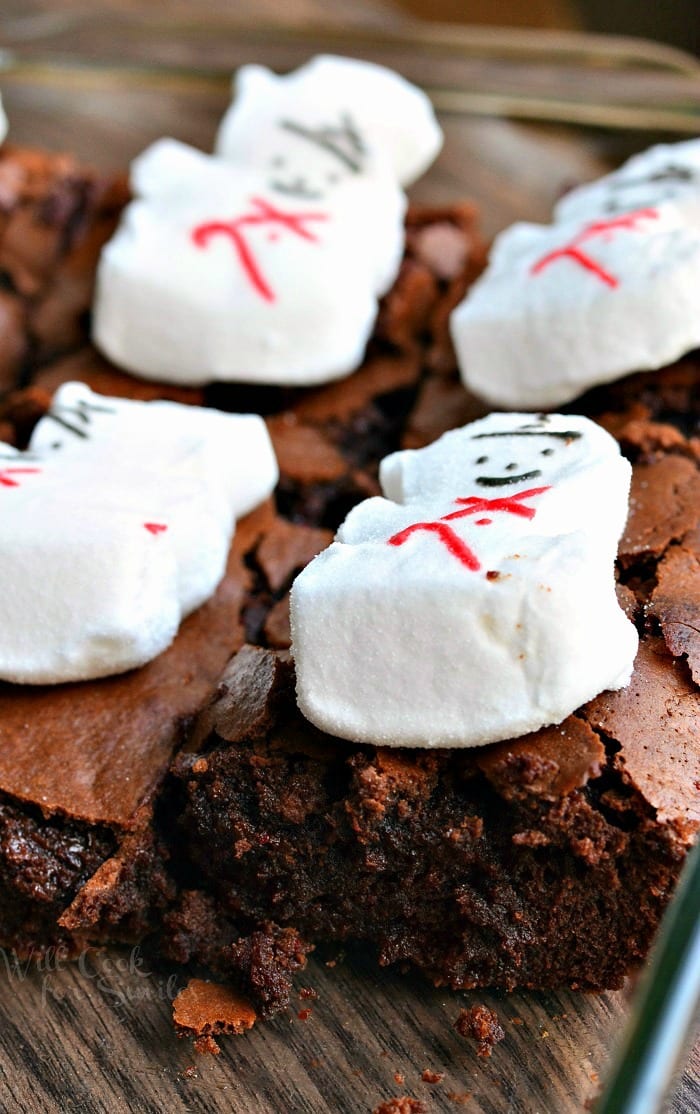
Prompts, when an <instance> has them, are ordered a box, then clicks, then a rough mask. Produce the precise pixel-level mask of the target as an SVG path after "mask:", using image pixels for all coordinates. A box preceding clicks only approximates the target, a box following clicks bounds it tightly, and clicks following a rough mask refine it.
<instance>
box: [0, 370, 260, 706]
mask: <svg viewBox="0 0 700 1114" xmlns="http://www.w3.org/2000/svg"><path fill="white" fill-rule="evenodd" d="M277 475H278V473H277V464H276V460H275V456H274V452H273V449H272V445H271V443H270V439H269V435H268V433H267V429H266V426H265V424H264V422H263V421H262V419H261V418H259V417H258V416H257V415H237V414H223V413H220V412H218V411H213V410H206V411H205V410H201V409H199V408H197V407H189V406H180V405H178V404H176V403H170V402H149V403H141V402H132V401H128V400H124V399H115V398H105V397H102V396H100V395H95V394H93V393H92V392H91V391H90V390H89V388H87V387H86V386H84V385H83V384H81V383H67V384H65V385H63V386H62V387H61V388H59V390H58V391H57V393H56V395H55V398H54V401H53V405H52V409H51V411H50V412H49V414H48V415H46V416H45V417H44V418H42V419H41V421H40V422H39V423H38V425H37V427H36V429H35V431H34V433H33V435H32V438H31V441H30V445H29V450H28V452H27V453H17V452H16V450H14V449H12V448H11V447H9V446H0V506H1V507H2V512H3V513H2V517H0V523H1V526H0V573H1V574H2V576H3V583H4V584H6V585H11V590H10V591H6V592H4V593H3V597H2V600H0V626H1V627H2V629H3V631H5V632H7V634H6V635H5V634H4V635H3V639H2V645H1V646H0V678H2V679H3V680H8V681H14V682H18V683H36V684H51V683H58V682H62V681H70V680H84V679H88V678H91V677H101V676H106V675H108V674H112V673H118V672H122V671H123V670H125V669H130V668H133V667H135V666H139V665H142V664H144V662H146V661H149V660H151V658H153V657H155V656H156V655H157V654H159V653H160V652H161V651H162V650H164V649H165V648H166V647H167V646H168V645H169V644H170V642H171V641H172V639H173V637H174V635H175V633H176V632H177V628H178V625H179V623H180V621H181V619H182V618H184V616H185V615H187V614H189V613H190V612H191V611H193V610H194V609H195V608H196V607H199V606H200V604H202V603H203V602H204V601H205V600H206V599H208V598H209V597H210V596H211V595H212V594H213V592H214V591H215V589H216V586H217V584H218V583H219V581H220V580H221V578H222V576H223V574H224V571H225V567H226V559H227V555H228V550H229V547H230V543H231V538H232V537H233V532H234V529H235V520H236V517H237V516H239V515H241V514H245V513H246V512H247V511H248V510H250V509H251V508H252V507H253V506H255V505H256V504H257V503H259V502H260V501H261V500H262V499H264V498H265V497H266V496H268V495H269V494H270V492H271V491H272V489H273V488H274V486H275V484H276V482H277Z"/></svg>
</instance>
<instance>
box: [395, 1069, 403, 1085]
mask: <svg viewBox="0 0 700 1114" xmlns="http://www.w3.org/2000/svg"><path fill="white" fill-rule="evenodd" d="M405 1082H406V1080H405V1079H404V1077H403V1076H402V1074H401V1072H400V1071H395V1072H394V1083H396V1085H397V1086H398V1087H403V1085H404V1083H405Z"/></svg>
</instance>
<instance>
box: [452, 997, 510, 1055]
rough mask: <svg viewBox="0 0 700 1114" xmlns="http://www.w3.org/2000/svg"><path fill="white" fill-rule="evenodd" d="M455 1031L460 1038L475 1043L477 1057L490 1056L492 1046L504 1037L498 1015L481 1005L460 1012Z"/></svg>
mask: <svg viewBox="0 0 700 1114" xmlns="http://www.w3.org/2000/svg"><path fill="white" fill-rule="evenodd" d="M455 1029H456V1030H457V1032H458V1033H459V1034H460V1036H462V1037H467V1038H469V1039H470V1040H473V1041H476V1042H477V1048H476V1053H477V1056H490V1055H491V1053H492V1051H493V1047H494V1045H496V1044H498V1042H499V1041H502V1040H503V1038H504V1037H505V1033H504V1032H503V1029H502V1028H501V1025H500V1022H499V1020H498V1014H497V1013H496V1012H495V1011H494V1010H490V1009H489V1007H488V1006H482V1005H476V1006H470V1008H469V1009H468V1010H460V1012H459V1017H458V1018H457V1020H456V1021H455Z"/></svg>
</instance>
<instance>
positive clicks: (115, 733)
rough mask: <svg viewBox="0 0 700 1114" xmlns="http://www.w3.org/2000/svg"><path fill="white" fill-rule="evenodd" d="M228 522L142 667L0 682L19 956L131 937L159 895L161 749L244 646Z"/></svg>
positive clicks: (180, 732)
mask: <svg viewBox="0 0 700 1114" xmlns="http://www.w3.org/2000/svg"><path fill="white" fill-rule="evenodd" d="M271 517H272V510H271V507H270V505H269V504H266V505H264V506H263V507H261V508H259V509H258V510H257V511H254V512H253V513H252V514H250V515H248V516H247V518H245V519H244V520H243V521H242V522H241V523H240V524H239V527H238V530H237V534H236V538H235V541H234V545H233V548H232V551H231V556H230V559H229V564H228V568H227V572H226V576H225V578H224V580H223V581H222V583H221V584H220V586H219V588H218V590H217V592H216V594H215V595H214V596H213V597H212V599H211V600H209V601H208V602H207V603H206V604H204V606H203V607H201V608H200V609H199V610H198V611H196V612H195V613H194V614H192V615H191V616H189V618H188V619H186V620H185V622H184V623H183V624H182V626H181V628H180V631H179V633H178V635H177V637H176V639H175V641H174V643H173V645H172V646H171V647H170V648H169V649H168V650H167V651H166V652H165V653H163V654H161V655H160V656H159V657H158V658H156V659H155V660H154V661H152V662H150V663H149V664H148V665H146V666H144V667H143V668H142V669H138V670H133V671H131V672H129V673H125V674H122V675H120V676H117V677H110V678H107V679H103V680H98V681H87V682H81V683H76V684H67V685H55V686H18V685H9V684H0V833H1V836H0V899H1V900H0V941H1V942H2V944H3V945H4V946H11V947H13V948H15V949H16V950H17V952H18V953H20V954H23V955H24V954H29V953H33V954H37V953H38V952H40V951H41V950H42V949H44V948H46V947H47V946H50V945H55V944H61V945H63V946H65V947H66V948H67V949H68V950H76V949H78V948H79V947H80V946H81V945H82V944H83V943H84V942H85V941H86V940H88V939H90V940H100V939H105V938H109V939H124V940H138V939H140V938H141V937H142V936H143V935H144V934H145V933H146V932H148V931H149V930H150V928H151V927H152V925H153V922H154V917H155V916H156V914H157V911H158V910H159V909H161V908H163V907H164V906H165V904H166V902H167V900H168V899H169V898H171V897H172V882H171V880H170V879H169V878H168V876H167V875H166V873H165V868H164V863H165V860H166V858H167V850H166V848H165V847H164V845H163V844H162V842H161V841H160V840H159V838H158V837H157V835H156V834H155V832H154V829H153V824H152V819H153V803H154V799H155V796H156V794H157V792H158V790H159V788H160V786H161V783H162V780H163V777H164V776H165V773H166V771H167V768H168V765H169V762H170V759H171V757H172V754H173V751H174V750H175V749H176V747H177V746H178V745H179V744H180V743H181V741H182V739H183V736H184V734H185V733H186V730H187V728H188V726H189V725H190V723H191V721H192V718H193V717H194V715H195V714H196V713H197V712H198V711H199V710H200V708H201V707H202V705H203V704H205V703H206V701H207V699H208V698H209V697H210V696H211V694H212V692H213V691H214V689H215V686H216V684H217V682H218V679H219V677H220V674H221V671H222V669H223V667H224V665H225V663H226V662H227V660H228V659H229V657H230V656H231V654H232V653H233V652H234V651H235V650H236V649H237V648H238V646H240V645H241V643H242V642H243V640H244V631H243V627H242V623H241V615H242V612H243V604H244V600H245V596H246V592H247V590H248V587H249V583H250V574H249V573H248V571H247V568H246V564H245V558H246V553H247V551H248V550H249V549H251V548H252V547H253V545H254V544H255V543H256V542H257V539H258V538H259V536H260V535H261V534H262V532H263V531H264V529H265V525H266V522H267V521H268V519H270V518H271Z"/></svg>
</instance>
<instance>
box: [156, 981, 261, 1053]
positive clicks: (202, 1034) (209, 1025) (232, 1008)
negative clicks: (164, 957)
mask: <svg viewBox="0 0 700 1114" xmlns="http://www.w3.org/2000/svg"><path fill="white" fill-rule="evenodd" d="M173 1021H174V1023H175V1030H176V1032H177V1035H178V1036H179V1037H188V1036H189V1037H195V1038H196V1039H195V1042H194V1047H195V1051H196V1052H199V1053H202V1054H207V1053H208V1054H209V1055H213V1056H218V1054H219V1052H220V1049H219V1046H218V1044H217V1043H216V1041H215V1040H214V1036H215V1035H217V1036H218V1035H219V1034H221V1033H235V1034H236V1035H237V1036H239V1035H240V1034H241V1033H244V1032H245V1031H246V1029H251V1028H252V1027H253V1025H254V1024H255V1021H256V1014H255V1011H254V1010H253V1008H252V1006H251V1005H250V1004H249V1003H248V1002H246V1000H245V998H242V997H241V996H240V994H236V992H235V991H233V990H232V989H231V987H229V986H220V985H218V984H217V983H210V982H205V981H204V980H203V979H190V981H189V982H188V984H187V986H186V987H185V988H184V990H181V991H180V993H179V994H178V996H177V997H176V998H175V1000H174V1002H173Z"/></svg>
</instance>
